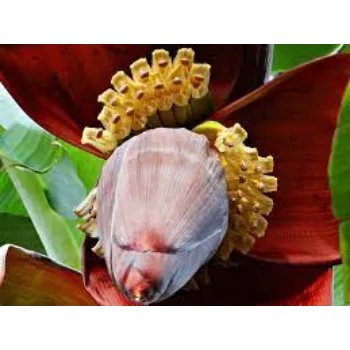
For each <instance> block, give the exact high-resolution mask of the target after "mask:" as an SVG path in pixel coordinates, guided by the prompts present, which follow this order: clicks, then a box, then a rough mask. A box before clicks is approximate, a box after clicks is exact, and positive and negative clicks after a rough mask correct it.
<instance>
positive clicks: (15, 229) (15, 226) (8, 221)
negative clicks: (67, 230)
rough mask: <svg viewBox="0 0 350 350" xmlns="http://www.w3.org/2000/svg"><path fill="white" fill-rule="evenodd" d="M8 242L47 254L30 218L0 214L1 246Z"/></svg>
mask: <svg viewBox="0 0 350 350" xmlns="http://www.w3.org/2000/svg"><path fill="white" fill-rule="evenodd" d="M8 243H10V244H15V245H18V246H21V247H23V248H27V249H30V250H33V251H36V252H39V253H43V254H45V249H44V247H43V245H42V243H41V241H40V238H39V236H38V234H37V232H36V230H35V228H34V226H33V224H32V222H31V221H30V219H29V218H25V217H20V216H12V215H0V246H1V245H3V244H8Z"/></svg>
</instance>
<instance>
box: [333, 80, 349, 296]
mask: <svg viewBox="0 0 350 350" xmlns="http://www.w3.org/2000/svg"><path fill="white" fill-rule="evenodd" d="M329 180H330V187H331V191H332V200H333V211H334V214H335V216H336V217H337V218H338V219H339V220H340V221H341V223H340V244H341V251H342V259H343V270H342V271H343V280H344V288H345V301H346V302H348V303H349V302H350V85H349V86H348V88H347V91H346V94H345V97H344V100H343V105H342V110H341V114H340V118H339V121H338V128H337V130H336V132H335V134H334V140H333V150H332V155H331V161H330V165H329Z"/></svg>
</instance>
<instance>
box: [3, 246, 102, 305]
mask: <svg viewBox="0 0 350 350" xmlns="http://www.w3.org/2000/svg"><path fill="white" fill-rule="evenodd" d="M0 305H38V306H41V305H67V306H68V305H97V304H96V302H95V301H94V300H93V299H92V297H91V296H90V295H89V294H88V293H87V292H86V290H85V289H84V286H83V284H82V281H81V277H80V274H79V273H77V272H76V271H73V270H71V269H69V268H67V267H65V266H62V265H58V264H56V263H54V262H53V261H51V260H49V259H48V258H46V257H44V256H42V255H39V254H35V253H32V252H29V251H26V250H24V249H21V248H18V247H15V246H9V245H6V246H3V247H1V248H0Z"/></svg>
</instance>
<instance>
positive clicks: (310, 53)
mask: <svg viewBox="0 0 350 350" xmlns="http://www.w3.org/2000/svg"><path fill="white" fill-rule="evenodd" d="M342 46H343V44H322V45H320V44H311V45H310V44H275V45H274V53H273V61H272V74H276V73H279V72H283V71H285V70H288V69H291V68H294V67H295V66H298V65H299V64H302V63H304V62H307V61H310V60H312V59H314V58H318V57H321V56H327V55H330V54H332V53H335V52H337V51H339V50H340V49H341V48H342Z"/></svg>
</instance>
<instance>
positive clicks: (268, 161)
mask: <svg viewBox="0 0 350 350" xmlns="http://www.w3.org/2000/svg"><path fill="white" fill-rule="evenodd" d="M246 138H247V132H246V131H245V130H244V129H243V128H242V127H241V126H240V125H239V124H238V123H237V124H235V125H234V126H233V127H232V128H228V129H226V128H223V129H222V130H221V131H220V132H218V134H217V138H216V140H215V147H216V148H217V150H218V151H219V153H220V158H221V162H222V165H223V167H224V169H225V172H226V181H227V190H228V195H229V197H230V224H229V229H228V232H227V234H226V236H225V239H224V241H223V244H222V246H221V248H220V250H219V252H218V256H219V257H220V258H221V259H223V260H227V259H228V258H229V256H230V253H231V252H232V251H233V250H234V249H237V250H239V251H240V252H242V253H244V254H246V253H247V252H248V251H249V250H250V249H251V248H252V247H253V245H254V243H255V239H256V238H259V237H262V236H264V234H265V230H266V228H267V221H266V219H265V218H264V217H263V215H268V214H270V212H271V210H272V208H273V200H272V199H271V198H269V197H267V196H266V195H264V194H263V193H267V192H274V191H276V190H277V178H276V177H274V176H268V175H265V174H267V173H270V172H272V171H273V165H274V164H273V158H272V157H271V156H268V157H266V158H264V157H260V156H259V155H258V151H257V149H256V148H250V147H247V146H245V145H244V143H243V142H244V141H245V139H246Z"/></svg>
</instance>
